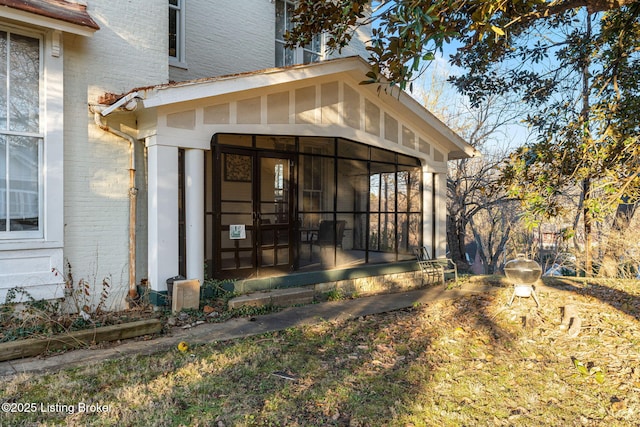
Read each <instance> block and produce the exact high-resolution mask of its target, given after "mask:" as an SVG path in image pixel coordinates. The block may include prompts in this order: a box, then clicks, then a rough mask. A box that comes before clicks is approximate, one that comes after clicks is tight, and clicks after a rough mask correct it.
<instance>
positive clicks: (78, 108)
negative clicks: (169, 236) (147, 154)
mask: <svg viewBox="0 0 640 427" xmlns="http://www.w3.org/2000/svg"><path fill="white" fill-rule="evenodd" d="M89 13H90V14H91V15H92V17H93V18H94V19H95V20H96V22H97V23H98V25H100V30H99V31H97V32H96V33H95V35H94V36H93V37H91V38H86V37H80V36H73V35H65V38H64V62H65V69H64V80H65V82H64V83H65V94H64V96H65V106H64V117H65V123H64V128H65V131H64V150H65V162H64V176H65V179H64V182H65V184H64V194H65V197H64V209H65V215H64V219H65V233H64V238H65V247H64V258H65V260H67V261H68V262H69V263H70V264H71V266H72V273H73V277H74V279H75V281H76V282H77V281H78V280H80V279H84V280H88V281H89V282H90V283H95V284H96V285H98V288H99V285H100V284H101V283H102V279H103V278H105V277H111V280H112V287H111V293H112V296H113V298H112V300H111V301H110V305H112V306H113V308H118V306H121V305H122V302H123V297H124V296H125V295H126V292H127V289H128V263H129V260H128V247H129V237H128V224H129V197H128V194H129V143H128V142H127V141H125V140H123V139H121V138H117V137H115V136H113V135H110V134H107V133H105V132H104V131H102V130H100V129H98V128H97V127H96V126H95V125H94V121H93V115H92V114H90V113H89V111H88V103H95V102H96V101H97V100H98V97H99V96H100V95H102V94H104V93H105V92H112V93H124V92H127V91H129V90H130V89H132V88H134V87H139V86H148V85H155V84H160V83H164V82H166V81H167V80H168V62H167V37H166V36H164V35H165V34H167V29H166V28H167V2H166V1H165V0H152V1H150V0H145V1H144V2H140V1H125V0H118V1H113V0H100V1H91V2H89ZM128 125H129V126H123V127H122V130H127V129H129V130H133V129H135V123H128ZM136 149H137V154H138V156H137V157H138V164H137V169H138V182H137V184H136V185H137V186H138V187H139V188H141V190H142V193H141V194H139V203H138V204H139V207H140V211H139V215H138V216H139V225H138V234H139V240H140V242H139V244H138V250H139V251H140V252H139V255H140V256H138V260H139V262H138V266H137V267H138V268H137V271H138V275H137V276H138V280H139V279H140V278H142V277H145V276H146V227H145V224H146V194H145V193H144V182H145V167H144V158H143V155H144V150H143V147H142V144H140V145H138V147H136ZM58 268H59V270H61V271H62V270H63V268H64V266H58ZM96 293H97V294H99V291H98V290H96Z"/></svg>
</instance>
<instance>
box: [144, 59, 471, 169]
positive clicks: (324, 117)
mask: <svg viewBox="0 0 640 427" xmlns="http://www.w3.org/2000/svg"><path fill="white" fill-rule="evenodd" d="M369 70H370V69H369V65H368V64H367V63H366V61H364V60H363V59H362V58H360V57H349V58H341V59H336V60H330V61H324V62H320V63H315V64H307V65H298V66H292V67H285V68H273V69H266V70H260V71H254V72H250V73H242V74H236V75H229V76H222V77H216V78H206V79H198V80H191V81H186V82H179V83H171V84H165V85H159V86H154V87H149V88H143V89H138V90H137V92H138V96H139V97H140V99H141V104H142V106H143V107H144V108H145V109H156V110H157V116H158V117H160V116H163V115H165V116H166V117H167V120H166V125H167V127H169V128H172V127H173V128H179V129H185V130H190V129H193V128H195V127H197V126H198V119H197V118H196V117H203V116H204V117H205V119H204V122H205V124H206V123H208V124H211V125H218V127H220V126H222V127H223V128H224V127H225V126H227V127H228V126H231V125H236V124H250V125H256V126H258V125H261V124H262V125H269V129H270V130H274V131H278V130H280V131H281V132H286V131H287V130H289V131H291V132H296V130H300V129H301V128H302V127H301V126H303V125H307V126H308V125H315V126H316V127H317V128H322V127H324V128H325V129H328V130H327V132H329V131H330V130H331V129H335V128H336V126H342V127H347V128H349V129H350V131H351V133H355V134H356V135H360V136H362V137H363V138H364V139H365V140H373V139H376V140H378V141H379V144H380V145H383V146H386V147H389V146H390V144H397V146H398V149H399V151H405V152H407V153H408V154H418V153H421V154H422V156H424V155H425V154H426V155H427V156H428V157H430V158H431V159H432V160H434V161H435V162H443V161H446V160H454V159H461V158H467V157H473V156H476V155H478V152H477V151H476V150H475V149H474V148H473V147H472V146H470V145H469V144H468V143H467V142H466V141H464V140H463V139H462V138H461V137H460V136H459V135H457V134H456V133H455V132H454V131H453V130H451V129H450V128H449V127H447V126H446V125H445V124H444V123H442V122H441V121H440V120H439V119H437V118H436V117H435V116H434V115H433V114H431V113H430V112H429V111H428V110H426V109H425V108H424V107H423V106H422V105H420V103H418V102H417V101H416V100H415V99H413V98H412V97H411V96H409V95H408V94H407V93H405V92H401V93H397V92H395V93H393V94H388V93H385V92H384V91H380V92H378V90H377V86H376V85H361V84H360V82H361V81H362V80H364V79H365V74H366V73H367V72H368V71H369ZM252 103H253V104H252ZM203 109H204V110H205V111H204V112H202V110H203ZM196 111H199V112H198V113H196ZM207 112H209V113H211V114H209V116H207V114H208V113H207ZM245 113H246V115H242V114H245ZM216 114H217V116H216ZM252 115H253V117H254V118H253V119H252V118H251V117H250V116H252ZM214 116H215V117H214ZM230 116H233V117H230ZM334 116H335V117H334ZM206 117H214V118H210V119H209V122H207V118H206ZM220 117H222V118H220ZM239 117H240V119H238V118H239ZM234 119H235V120H236V121H234ZM286 125H289V128H286ZM296 126H298V129H296ZM226 130H227V131H228V130H229V129H228V128H227V129H226ZM253 130H254V131H255V128H254V129H253ZM335 136H340V135H335ZM422 156H421V157H422Z"/></svg>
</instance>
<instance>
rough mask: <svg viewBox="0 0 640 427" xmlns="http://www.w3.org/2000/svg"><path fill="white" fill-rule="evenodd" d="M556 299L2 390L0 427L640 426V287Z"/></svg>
mask: <svg viewBox="0 0 640 427" xmlns="http://www.w3.org/2000/svg"><path fill="white" fill-rule="evenodd" d="M545 284H546V286H542V287H539V288H538V295H539V297H540V300H541V307H540V308H536V306H535V303H534V301H533V300H532V299H531V298H527V299H516V301H515V302H514V304H513V305H512V306H511V307H507V306H506V304H505V303H506V301H507V300H508V299H509V297H510V295H511V289H510V288H498V289H496V291H495V292H491V293H488V294H484V295H478V296H469V297H465V298H461V299H457V300H450V301H439V302H435V303H433V304H428V305H422V306H416V307H413V308H411V309H407V310H403V311H397V312H393V313H386V314H381V315H375V316H367V317H364V318H358V319H355V320H352V321H346V322H340V323H323V324H318V325H315V326H309V327H301V328H293V329H289V330H286V331H282V332H278V333H271V334H268V335H262V336H257V337H252V338H247V339H241V340H234V341H230V342H216V343H211V344H207V345H201V346H197V347H195V348H190V349H189V350H188V351H186V352H180V351H178V350H177V349H176V350H173V351H169V352H164V353H158V354H156V355H153V356H144V357H143V356H138V357H128V358H123V359H121V360H118V361H112V362H105V363H103V364H99V365H91V366H86V367H82V368H76V369H71V370H64V371H60V372H56V373H51V374H46V375H35V374H22V375H17V376H14V377H10V378H5V379H3V380H2V381H0V401H1V402H2V403H3V411H4V412H0V425H1V426H20V425H29V426H31V425H83V426H84V425H98V426H102V425H104V426H107V425H120V426H152V425H154V426H180V425H184V426H227V427H229V426H494V425H495V426H607V427H610V426H639V425H640V284H639V283H638V282H637V281H598V280H591V281H586V280H579V279H572V280H570V279H549V280H546V281H545ZM463 286H464V285H463ZM568 305H572V306H573V307H575V309H576V311H577V313H578V316H579V318H580V321H581V328H580V330H579V334H578V335H577V336H575V337H571V336H570V334H569V333H568V332H567V330H566V328H562V327H561V320H562V309H563V307H566V306H568ZM7 404H8V406H7ZM27 405H28V406H27ZM89 405H94V406H89ZM25 408H26V409H25ZM5 409H14V410H15V409H20V410H21V412H20V413H18V412H13V413H8V412H7V411H6V410H5ZM27 410H28V411H29V412H27ZM79 410H81V411H82V410H84V411H85V412H79Z"/></svg>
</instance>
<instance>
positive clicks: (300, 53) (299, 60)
mask: <svg viewBox="0 0 640 427" xmlns="http://www.w3.org/2000/svg"><path fill="white" fill-rule="evenodd" d="M278 1H282V2H283V3H285V11H286V9H287V8H286V4H287V3H288V4H292V5H295V3H296V2H295V1H294V0H278ZM273 3H274V5H275V3H276V0H274V1H273ZM275 7H276V6H274V8H275ZM273 15H274V17H276V13H275V10H274V14H273ZM288 18H289V17H288V16H285V20H288ZM318 37H320V51H318V52H314V51H313V50H311V49H306V48H305V47H304V46H297V47H295V48H293V49H288V50H291V51H293V64H282V65H280V66H282V67H288V66H290V65H298V64H306V62H304V53H305V51H308V52H311V53H312V54H317V55H318V57H319V59H318V61H317V62H320V61H324V59H325V47H326V43H325V34H324V33H323V34H319V35H318ZM274 39H275V42H277V43H283V44H284V43H285V41H284V40H281V39H278V38H275V37H274ZM274 62H275V57H274ZM276 65H277V64H276Z"/></svg>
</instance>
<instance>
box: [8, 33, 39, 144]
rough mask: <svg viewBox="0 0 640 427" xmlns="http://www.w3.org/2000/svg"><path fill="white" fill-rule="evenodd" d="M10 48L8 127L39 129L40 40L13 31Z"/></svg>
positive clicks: (26, 130) (26, 129) (24, 129)
mask: <svg viewBox="0 0 640 427" xmlns="http://www.w3.org/2000/svg"><path fill="white" fill-rule="evenodd" d="M10 52H11V54H10V62H9V67H10V86H11V99H10V101H9V102H10V106H9V111H10V123H11V125H10V129H11V130H13V131H24V132H39V129H40V120H39V113H40V97H39V96H40V41H39V40H38V39H34V38H32V37H26V36H21V35H16V34H12V35H11V44H10Z"/></svg>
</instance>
